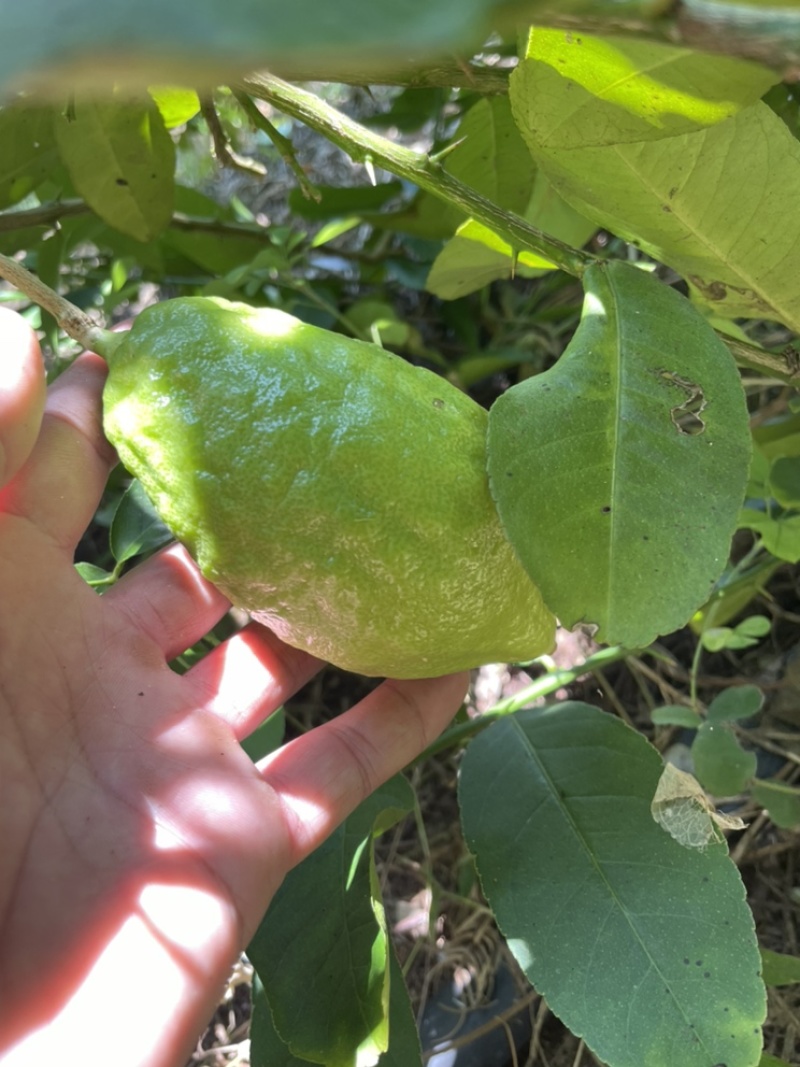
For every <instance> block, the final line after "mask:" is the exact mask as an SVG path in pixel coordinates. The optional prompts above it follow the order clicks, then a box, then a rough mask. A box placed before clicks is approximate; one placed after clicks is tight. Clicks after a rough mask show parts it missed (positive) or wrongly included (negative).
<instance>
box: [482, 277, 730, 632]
mask: <svg viewBox="0 0 800 1067" xmlns="http://www.w3.org/2000/svg"><path fill="white" fill-rule="evenodd" d="M584 286H585V290H586V297H585V300H584V308H583V316H582V318H581V322H580V325H579V327H578V330H577V332H576V333H575V336H574V337H573V339H572V341H571V342H570V344H569V346H568V347H567V350H566V351H565V353H564V354H563V356H562V357H561V359H560V360H559V362H558V363H557V364H556V366H555V367H553V368H552V369H551V370H549V371H546V372H545V373H544V374H539V375H537V376H535V377H533V378H529V379H528V380H527V381H525V382H522V383H520V384H519V385H516V386H514V387H513V388H512V389H509V390H508V391H507V392H506V393H504V394H503V395H502V396H501V397H500V398H499V400H497V402H496V403H495V404H494V406H493V407H492V409H491V411H490V413H489V478H490V484H491V489H492V495H493V496H494V499H495V503H496V504H497V507H498V511H499V514H500V518H501V520H502V522H503V525H504V527H505V529H506V533H507V535H508V536H509V538H510V539H511V541H512V543H513V545H514V547H515V549H516V551H517V554H518V555H519V557H520V559H521V560H522V562H523V564H524V566H525V568H526V569H527V571H528V573H529V574H530V576H531V578H532V579H533V581H534V582H535V583H536V584H537V585H538V586H539V588H540V589H541V591H542V594H543V596H544V598H545V602H546V603H547V604H548V605H549V606H550V608H551V610H552V611H553V612H554V613H555V614H556V615H558V616H559V617H560V618H561V620H562V621H563V623H564V624H565V625H567V626H574V625H575V624H576V623H579V622H585V623H590V624H592V625H595V626H597V627H598V629H599V635H600V639H601V640H603V641H608V642H610V643H615V644H616V643H619V644H622V645H626V646H627V647H629V648H635V647H638V646H644V645H647V644H649V643H650V642H651V641H652V640H653V639H654V638H655V636H656V635H657V634H661V633H668V632H670V631H672V630H675V629H677V628H678V627H680V626H682V625H684V623H685V622H686V620H687V619H688V618H689V616H690V615H691V614H692V613H693V612H694V611H695V610H696V609H697V607H699V606H700V605H701V604H702V603H703V602H704V601H705V600H706V599H707V598H708V596H709V594H710V592H711V589H712V587H713V583H714V581H715V579H716V578H717V577H718V575H719V574H720V573H721V571H722V569H723V567H724V565H725V562H726V560H727V558H728V549H729V545H730V539H731V536H732V534H733V532H734V529H735V526H736V519H737V517H738V513H739V506H740V504H741V501H742V498H743V496H744V487H745V482H746V479H747V470H748V465H749V450H750V435H749V431H748V427H747V412H746V408H745V402H744V394H743V392H742V388H741V384H740V379H739V375H738V372H737V370H736V367H735V365H734V363H733V360H732V359H731V357H730V354H729V353H728V350H727V349H726V347H725V345H724V344H723V343H722V342H721V341H720V340H719V339H718V338H717V336H716V334H715V333H714V332H713V330H712V329H711V328H710V327H709V326H708V324H707V323H706V322H705V320H704V319H703V318H702V316H701V315H700V314H699V312H698V311H696V309H695V308H693V307H692V305H691V304H690V303H689V302H688V300H685V299H684V298H683V297H682V296H680V295H679V294H678V293H676V292H675V291H674V290H671V289H669V288H667V287H666V286H665V285H662V284H661V283H660V282H658V281H657V280H656V279H655V278H653V277H652V276H651V275H649V274H646V273H645V272H643V271H641V270H638V269H636V268H635V267H632V266H630V265H628V264H624V263H621V262H617V261H612V262H610V263H608V264H605V265H596V266H592V267H590V268H589V269H588V270H587V271H586V273H585V275H584Z"/></svg>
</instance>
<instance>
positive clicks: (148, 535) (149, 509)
mask: <svg viewBox="0 0 800 1067" xmlns="http://www.w3.org/2000/svg"><path fill="white" fill-rule="evenodd" d="M171 540H172V534H171V533H170V532H169V530H168V529H167V527H166V526H165V525H164V523H163V522H162V521H161V519H160V518H159V517H158V515H157V514H156V510H155V508H154V507H153V505H152V504H151V502H150V498H149V497H148V496H147V493H145V491H144V487H143V486H142V483H141V482H140V481H138V480H137V479H136V478H134V479H133V481H132V482H131V484H130V485H129V486H128V488H127V489H126V490H125V492H124V493H123V495H122V496H121V497H120V501H119V504H118V505H117V510H116V511H115V512H114V517H113V518H112V520H111V527H110V529H109V544H110V547H111V554H112V555H113V557H114V559H115V560H116V561H117V563H124V562H125V561H126V560H129V559H133V557H134V556H139V555H141V554H142V553H144V552H152V551H153V550H154V549H156V548H159V547H160V546H161V545H165V544H166V543H167V542H168V541H171Z"/></svg>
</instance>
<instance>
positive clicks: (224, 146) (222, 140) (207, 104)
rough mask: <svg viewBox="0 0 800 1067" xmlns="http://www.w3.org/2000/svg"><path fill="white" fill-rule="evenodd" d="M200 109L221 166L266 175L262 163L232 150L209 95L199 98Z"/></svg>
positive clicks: (259, 175)
mask: <svg viewBox="0 0 800 1067" xmlns="http://www.w3.org/2000/svg"><path fill="white" fill-rule="evenodd" d="M200 111H201V113H202V116H203V118H204V119H205V120H206V125H207V126H208V132H209V133H210V134H211V140H212V141H213V143H214V155H215V156H216V157H217V162H218V163H219V164H220V165H221V166H223V167H232V168H233V169H234V170H240V171H243V172H244V173H245V174H250V175H252V174H255V175H256V176H257V177H259V178H264V177H266V173H267V168H266V167H265V166H264V164H263V163H258V162H257V161H256V160H255V159H247V158H246V157H245V156H240V155H239V153H238V152H234V150H233V149H232V148H231V146H230V142H229V141H228V138H227V137H226V136H225V131H224V130H223V128H222V123H221V122H220V120H219V115H218V114H217V109H216V108H215V107H214V101H213V100H212V99H211V98H210V97H208V96H206V97H203V98H202V99H201V101H200Z"/></svg>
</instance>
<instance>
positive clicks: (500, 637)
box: [104, 297, 555, 678]
mask: <svg viewBox="0 0 800 1067" xmlns="http://www.w3.org/2000/svg"><path fill="white" fill-rule="evenodd" d="M115 337H116V338H120V337H121V338H122V339H121V340H115V347H114V350H113V351H110V352H109V362H110V372H109V377H108V382H107V385H106V388H105V394H104V412H105V413H104V419H105V429H106V434H107V436H108V438H109V440H110V441H111V442H112V444H114V446H115V447H116V449H117V451H118V453H119V456H120V458H121V460H122V461H123V463H124V464H125V466H126V467H127V468H128V469H129V470H130V471H131V473H133V474H135V475H136V476H137V477H138V478H139V479H140V481H141V482H142V484H143V486H144V488H145V490H146V492H147V493H148V495H149V496H150V498H151V500H152V501H153V504H154V505H155V507H156V509H157V510H158V512H159V514H160V515H161V516H162V518H163V519H164V521H165V522H166V523H167V525H168V526H169V527H170V529H171V530H172V531H173V533H174V534H175V535H176V537H177V538H178V539H179V540H180V541H182V542H183V543H184V544H185V545H186V546H187V548H188V549H189V551H190V552H191V554H192V555H193V557H194V558H195V560H196V561H197V563H198V565H199V567H200V569H201V571H202V573H203V574H204V575H205V576H206V577H207V578H208V579H209V580H210V581H212V582H213V583H214V584H215V585H216V586H218V587H219V588H220V589H221V590H222V591H223V592H224V593H225V595H226V596H227V597H228V598H229V599H230V600H231V601H232V602H233V603H234V604H236V605H239V606H241V607H244V608H246V609H247V610H248V611H249V612H251V614H252V615H253V617H254V618H256V619H257V620H259V621H261V622H263V623H265V624H266V625H267V626H269V627H270V628H271V629H272V630H274V631H275V632H276V633H277V634H278V635H279V636H280V637H281V638H282V639H283V640H284V641H286V642H288V643H289V644H291V645H294V646H296V647H298V648H302V649H306V650H307V651H309V652H311V653H313V654H314V655H316V656H319V657H320V658H322V659H326V660H329V661H331V662H332V663H334V664H337V665H338V666H340V667H344V668H346V669H349V670H352V671H356V672H358V673H361V674H367V675H389V676H393V677H397V678H412V677H424V676H428V675H431V676H432V675H438V674H445V673H449V672H451V671H455V670H460V669H464V668H469V667H474V666H477V665H478V664H481V663H487V662H494V661H505V660H519V659H526V658H532V657H534V656H537V655H540V654H541V653H543V652H545V651H548V650H549V649H550V648H551V647H552V643H553V634H554V626H555V624H554V620H553V617H552V615H551V614H550V612H549V611H548V609H547V608H546V607H545V605H544V603H543V601H542V599H541V595H540V594H539V591H538V589H537V588H536V587H535V586H534V585H533V584H532V582H531V581H530V579H529V578H528V577H527V575H526V573H525V571H524V570H523V568H522V566H521V564H520V563H519V562H518V560H517V558H516V555H515V554H514V551H513V549H512V547H511V545H510V543H509V542H508V540H507V539H506V537H505V536H504V534H503V531H502V528H501V526H500V522H499V519H498V517H497V513H496V510H495V507H494V504H493V502H492V499H491V496H490V494H489V486H488V479H487V474H486V430H487V415H486V412H485V411H484V410H483V409H482V408H481V407H479V406H478V405H477V404H476V403H474V401H472V400H471V399H470V398H469V397H467V396H466V395H465V394H463V393H462V392H460V391H459V390H458V389H456V388H455V387H454V386H452V385H451V384H450V383H448V382H446V381H445V380H443V379H442V378H440V377H438V376H437V375H435V374H433V373H431V372H430V371H427V370H423V369H419V368H415V367H412V366H411V365H409V364H408V363H406V362H405V361H404V360H402V359H400V358H399V357H397V356H394V355H391V354H389V353H387V352H384V351H383V350H382V349H381V348H379V347H377V346H376V345H371V344H367V343H364V342H361V341H354V340H350V339H348V338H344V337H341V336H339V335H337V334H333V333H331V332H329V331H327V330H323V329H320V328H318V327H314V326H310V325H307V324H305V323H302V322H300V321H298V320H297V319H295V318H293V317H292V316H290V315H287V314H285V313H283V312H281V311H276V310H273V309H256V308H251V307H249V306H247V305H244V304H232V303H229V302H227V301H225V300H222V299H218V298H213V297H188V298H180V299H177V300H168V301H165V302H164V303H161V304H158V305H155V306H154V307H151V308H149V309H147V310H146V311H144V312H143V313H142V314H141V315H140V316H139V317H138V318H137V319H136V322H135V323H134V325H133V328H132V329H131V331H130V332H129V333H128V334H125V335H115Z"/></svg>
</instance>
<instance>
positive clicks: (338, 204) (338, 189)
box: [289, 181, 403, 220]
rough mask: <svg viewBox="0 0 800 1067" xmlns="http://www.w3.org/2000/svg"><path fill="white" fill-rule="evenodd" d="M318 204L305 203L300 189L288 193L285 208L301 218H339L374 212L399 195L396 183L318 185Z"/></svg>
mask: <svg viewBox="0 0 800 1067" xmlns="http://www.w3.org/2000/svg"><path fill="white" fill-rule="evenodd" d="M316 188H317V192H318V193H320V194H321V198H320V200H319V201H316V200H309V199H308V197H306V196H303V194H302V192H301V191H300V189H297V188H294V189H292V191H291V192H290V193H289V207H290V208H291V209H292V211H293V212H294V213H295V214H296V215H299V216H300V217H301V218H304V219H315V220H316V219H333V218H339V217H341V216H342V215H363V214H365V213H366V212H370V211H377V210H378V209H379V208H381V207H383V205H384V204H385V203H387V201H389V200H394V199H395V197H398V196H400V194H401V193H402V191H403V186H402V184H401V183H400V182H397V181H394V182H381V183H380V184H379V185H358V186H352V185H346V186H336V185H318V186H317V187H316Z"/></svg>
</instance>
